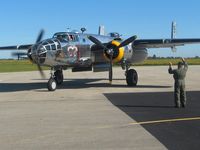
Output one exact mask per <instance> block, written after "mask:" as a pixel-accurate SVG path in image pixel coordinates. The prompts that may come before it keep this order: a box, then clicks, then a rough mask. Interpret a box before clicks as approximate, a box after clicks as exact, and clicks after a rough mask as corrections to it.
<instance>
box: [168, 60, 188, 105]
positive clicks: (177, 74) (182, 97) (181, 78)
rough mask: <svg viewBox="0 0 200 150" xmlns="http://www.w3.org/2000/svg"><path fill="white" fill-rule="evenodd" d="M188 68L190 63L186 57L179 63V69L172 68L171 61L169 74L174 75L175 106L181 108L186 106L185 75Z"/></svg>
mask: <svg viewBox="0 0 200 150" xmlns="http://www.w3.org/2000/svg"><path fill="white" fill-rule="evenodd" d="M187 70H188V64H187V62H186V61H185V59H184V58H182V62H179V63H178V68H177V69H172V63H171V62H169V69H168V72H169V74H173V77H174V81H175V82H174V101H175V107H176V108H180V107H181V106H182V107H185V106H186V91H185V76H186V72H187Z"/></svg>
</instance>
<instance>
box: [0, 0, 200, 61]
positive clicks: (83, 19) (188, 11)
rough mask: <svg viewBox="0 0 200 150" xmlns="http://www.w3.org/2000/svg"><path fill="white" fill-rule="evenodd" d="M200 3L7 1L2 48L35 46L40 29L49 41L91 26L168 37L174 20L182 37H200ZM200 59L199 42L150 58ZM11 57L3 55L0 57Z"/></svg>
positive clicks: (0, 39)
mask: <svg viewBox="0 0 200 150" xmlns="http://www.w3.org/2000/svg"><path fill="white" fill-rule="evenodd" d="M199 6H200V1H199V0H190V1H189V0H183V1H178V0H176V1H175V0H167V1H166V0H151V1H150V0H123V1H120V0H101V1H100V0H84V1H83V0H79V1H78V0H73V1H72V0H71V1H67V0H57V1H42V0H34V1H27V0H18V1H9V0H7V1H2V2H1V9H0V19H1V22H0V46H7V45H16V44H29V43H34V42H35V40H36V37H37V34H38V32H39V30H40V29H41V28H43V29H45V31H46V32H45V37H44V38H49V37H51V36H52V35H53V34H54V33H55V32H58V31H66V30H67V28H68V27H70V28H71V29H80V28H81V27H86V28H87V32H89V33H97V29H98V26H99V25H104V26H105V28H106V31H107V32H112V31H117V32H119V33H120V34H122V35H123V37H124V38H126V37H129V36H132V35H137V36H138V38H144V39H149V38H169V37H170V30H171V29H170V28H171V22H172V21H173V20H175V21H176V22H177V38H200V10H199ZM153 54H156V55H157V56H182V57H191V56H200V44H199V45H189V46H185V47H179V48H178V51H177V53H172V52H171V50H170V49H150V50H149V55H153ZM6 57H11V55H10V52H5V51H2V52H1V55H0V58H6Z"/></svg>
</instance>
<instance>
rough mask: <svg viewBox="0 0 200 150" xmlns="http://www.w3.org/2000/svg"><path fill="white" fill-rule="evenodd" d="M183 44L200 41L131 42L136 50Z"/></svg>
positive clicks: (198, 40) (145, 40)
mask: <svg viewBox="0 0 200 150" xmlns="http://www.w3.org/2000/svg"><path fill="white" fill-rule="evenodd" d="M185 44H200V39H141V40H135V41H134V42H133V46H134V47H136V48H165V47H174V46H183V45H185Z"/></svg>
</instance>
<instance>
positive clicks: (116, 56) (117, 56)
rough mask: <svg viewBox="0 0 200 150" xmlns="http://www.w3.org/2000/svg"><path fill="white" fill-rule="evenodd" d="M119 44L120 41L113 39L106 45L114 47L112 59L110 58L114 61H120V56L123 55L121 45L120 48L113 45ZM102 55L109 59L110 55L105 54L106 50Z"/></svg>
mask: <svg viewBox="0 0 200 150" xmlns="http://www.w3.org/2000/svg"><path fill="white" fill-rule="evenodd" d="M119 45H120V42H118V41H116V40H113V41H112V42H111V45H110V46H108V48H110V47H114V48H113V49H114V53H113V59H112V61H113V62H114V63H117V62H120V61H121V60H122V58H123V57H124V48H123V47H121V48H115V47H117V46H119ZM104 56H105V58H106V59H107V60H110V55H109V54H107V53H106V52H104Z"/></svg>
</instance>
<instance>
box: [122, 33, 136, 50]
mask: <svg viewBox="0 0 200 150" xmlns="http://www.w3.org/2000/svg"><path fill="white" fill-rule="evenodd" d="M136 38H137V36H136V35H134V36H132V37H130V38H128V39H126V40H125V41H123V42H122V43H121V44H120V45H119V46H118V48H120V47H123V46H126V45H128V44H129V43H131V42H133V41H135V40H136Z"/></svg>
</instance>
